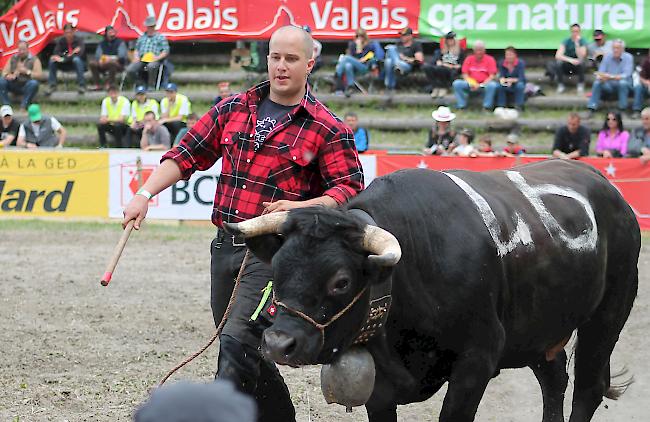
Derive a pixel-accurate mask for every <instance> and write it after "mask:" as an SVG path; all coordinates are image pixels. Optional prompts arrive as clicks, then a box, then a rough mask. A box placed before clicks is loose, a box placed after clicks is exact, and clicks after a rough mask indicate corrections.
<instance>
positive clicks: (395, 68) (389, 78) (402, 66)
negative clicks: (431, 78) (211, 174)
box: [384, 27, 424, 94]
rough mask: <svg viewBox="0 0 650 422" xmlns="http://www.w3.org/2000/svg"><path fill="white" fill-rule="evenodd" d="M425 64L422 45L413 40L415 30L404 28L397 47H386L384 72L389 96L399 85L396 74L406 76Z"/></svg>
mask: <svg viewBox="0 0 650 422" xmlns="http://www.w3.org/2000/svg"><path fill="white" fill-rule="evenodd" d="M423 62H424V54H423V53H422V44H420V42H419V41H416V40H414V39H413V30H412V29H411V28H408V27H407V28H404V29H402V31H401V32H400V41H399V42H398V43H397V45H389V46H387V47H386V60H385V62H384V72H385V74H386V77H385V79H384V84H385V85H386V88H387V89H388V92H389V94H392V93H393V92H394V90H395V85H396V83H397V80H396V73H400V74H402V75H406V74H407V73H409V72H411V71H412V70H414V69H416V68H417V67H418V66H420V65H421V64H422V63H423Z"/></svg>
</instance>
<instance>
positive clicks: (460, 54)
mask: <svg viewBox="0 0 650 422" xmlns="http://www.w3.org/2000/svg"><path fill="white" fill-rule="evenodd" d="M441 41H442V40H441ZM464 58H465V50H463V49H462V48H460V44H459V43H458V41H457V40H456V33H455V32H453V31H452V32H448V33H447V35H445V37H444V42H442V43H440V48H439V49H437V50H436V51H435V52H434V53H433V58H432V59H431V61H430V62H429V63H426V64H425V65H424V66H422V70H424V73H425V74H426V75H427V79H428V80H429V84H430V86H431V96H432V97H433V98H438V97H444V96H445V95H447V92H448V89H449V88H450V87H451V82H452V81H453V80H454V79H456V78H457V77H458V75H459V74H460V68H461V66H462V64H463V59H464Z"/></svg>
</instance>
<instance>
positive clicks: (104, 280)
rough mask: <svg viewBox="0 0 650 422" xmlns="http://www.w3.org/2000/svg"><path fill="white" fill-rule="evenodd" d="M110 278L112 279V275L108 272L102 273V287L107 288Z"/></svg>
mask: <svg viewBox="0 0 650 422" xmlns="http://www.w3.org/2000/svg"><path fill="white" fill-rule="evenodd" d="M111 277H113V273H112V272H110V271H106V272H105V273H104V277H102V280H101V283H102V286H108V283H110V281H111Z"/></svg>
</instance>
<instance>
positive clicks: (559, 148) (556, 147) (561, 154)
mask: <svg viewBox="0 0 650 422" xmlns="http://www.w3.org/2000/svg"><path fill="white" fill-rule="evenodd" d="M590 143H591V133H590V132H589V129H588V128H586V127H585V126H582V125H581V124H580V115H579V114H578V113H570V114H569V117H568V119H567V124H566V126H562V127H560V128H558V129H557V130H556V131H555V140H554V141H553V157H555V158H562V159H564V160H569V159H575V158H579V157H586V156H587V155H589V144H590Z"/></svg>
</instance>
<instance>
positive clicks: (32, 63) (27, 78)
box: [0, 41, 43, 110]
mask: <svg viewBox="0 0 650 422" xmlns="http://www.w3.org/2000/svg"><path fill="white" fill-rule="evenodd" d="M42 75H43V68H42V66H41V61H40V60H39V59H38V57H37V56H34V55H32V54H31V53H30V52H29V44H27V42H26V41H21V42H19V43H18V52H17V53H16V54H14V55H13V56H12V57H11V59H9V61H8V62H7V64H6V65H5V67H4V69H2V79H0V101H2V104H9V103H10V101H9V95H8V93H9V92H10V91H11V92H13V93H15V94H22V96H23V99H22V101H21V102H20V109H21V110H26V109H27V106H29V105H30V104H31V103H32V100H33V99H34V97H35V96H36V93H37V92H38V80H37V79H39V78H40V77H41V76H42Z"/></svg>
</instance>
